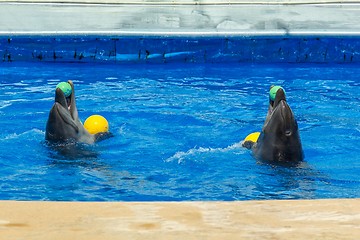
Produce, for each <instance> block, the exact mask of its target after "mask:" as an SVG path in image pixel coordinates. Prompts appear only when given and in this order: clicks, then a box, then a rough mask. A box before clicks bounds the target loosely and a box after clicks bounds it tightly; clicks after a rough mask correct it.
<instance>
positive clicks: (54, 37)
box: [0, 0, 360, 63]
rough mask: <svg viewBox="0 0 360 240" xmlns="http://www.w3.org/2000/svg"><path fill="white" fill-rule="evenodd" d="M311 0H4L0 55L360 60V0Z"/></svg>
mask: <svg viewBox="0 0 360 240" xmlns="http://www.w3.org/2000/svg"><path fill="white" fill-rule="evenodd" d="M84 2H86V3H87V4H83V3H84ZM91 2H95V3H97V4H89V3H91ZM281 2H284V3H286V4H283V5H281V4H279V3H281ZM306 2H307V3H308V2H309V1H257V4H249V3H248V2H247V1H231V4H230V2H229V1H224V2H219V1H211V0H208V1H182V0H177V1H172V3H167V2H165V3H162V2H160V1H146V0H137V1H132V2H130V1H114V4H101V3H99V2H96V1H92V0H89V1H80V2H79V3H76V4H75V3H66V4H64V3H63V4H59V3H56V2H53V3H51V1H50V2H45V1H38V2H37V3H26V1H24V2H21V3H20V2H17V3H14V2H6V1H4V0H0V3H1V8H0V57H1V60H2V62H14V61H40V62H41V61H44V62H109V63H122V62H126V63H128V62H131V63H134V62H157V63H162V62H199V63H218V62H251V63H258V62H259V63H266V62H270V63H274V62H275V63H277V62H279V63H283V62H290V63H302V62H306V63H312V62H314V63H358V62H359V61H360V26H359V24H358V23H359V22H360V14H359V11H360V4H359V3H353V2H352V3H351V4H350V3H347V4H346V3H344V2H347V1H341V2H342V4H339V3H334V2H335V1H313V2H312V3H313V4H303V3H306ZM319 2H320V3H321V2H327V4H316V3H319ZM115 3H117V4H115ZM160 3H162V4H160ZM265 3H268V4H265ZM269 3H271V4H269ZM29 8H31V11H29Z"/></svg>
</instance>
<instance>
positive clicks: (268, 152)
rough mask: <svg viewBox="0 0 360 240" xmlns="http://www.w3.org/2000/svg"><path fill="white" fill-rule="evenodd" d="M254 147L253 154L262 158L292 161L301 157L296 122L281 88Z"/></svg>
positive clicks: (299, 159)
mask: <svg viewBox="0 0 360 240" xmlns="http://www.w3.org/2000/svg"><path fill="white" fill-rule="evenodd" d="M254 148H255V149H254V154H255V156H257V157H258V158H260V159H263V160H269V161H281V162H294V161H301V160H302V159H303V152H302V145H301V141H300V135H299V130H298V124H297V121H296V119H295V116H294V114H293V112H292V110H291V108H290V106H289V105H288V103H287V101H286V97H285V92H284V90H283V89H282V88H280V89H279V90H278V91H277V92H276V97H275V100H274V102H273V103H272V105H271V106H270V107H269V112H268V116H267V118H266V121H265V123H264V126H263V129H262V132H261V134H260V136H259V139H258V141H257V143H256V144H255V145H254Z"/></svg>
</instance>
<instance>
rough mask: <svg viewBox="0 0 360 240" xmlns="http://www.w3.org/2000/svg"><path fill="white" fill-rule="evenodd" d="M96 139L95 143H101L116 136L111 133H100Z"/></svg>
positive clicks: (96, 135)
mask: <svg viewBox="0 0 360 240" xmlns="http://www.w3.org/2000/svg"><path fill="white" fill-rule="evenodd" d="M94 137H95V142H99V141H102V140H105V139H108V138H111V137H114V134H112V133H111V132H100V133H96V134H95V135H94Z"/></svg>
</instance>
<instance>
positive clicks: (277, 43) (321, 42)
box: [0, 37, 360, 63]
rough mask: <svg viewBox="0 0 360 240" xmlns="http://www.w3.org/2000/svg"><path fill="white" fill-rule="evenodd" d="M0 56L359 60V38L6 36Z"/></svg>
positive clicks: (113, 60) (192, 60)
mask: <svg viewBox="0 0 360 240" xmlns="http://www.w3.org/2000/svg"><path fill="white" fill-rule="evenodd" d="M0 56H2V62H15V61H16V62H17V61H35V62H84V63H91V62H93V63H99V62H104V63H145V62H148V63H169V62H190V63H227V62H240V63H241V62H251V63H267V62H270V63H359V62H360V38H349V37H347V38H329V37H326V38H321V37H306V38H299V37H292V38H286V37H272V38H269V37H226V38H220V37H197V38H184V37H165V38H162V37H146V38H145V37H111V38H110V37H107V38H106V37H75V38H74V37H56V38H54V37H9V38H1V39H0Z"/></svg>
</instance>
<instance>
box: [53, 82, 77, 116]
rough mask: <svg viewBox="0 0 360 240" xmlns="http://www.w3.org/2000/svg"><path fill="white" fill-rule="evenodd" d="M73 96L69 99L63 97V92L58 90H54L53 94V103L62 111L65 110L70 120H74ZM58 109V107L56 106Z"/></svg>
mask: <svg viewBox="0 0 360 240" xmlns="http://www.w3.org/2000/svg"><path fill="white" fill-rule="evenodd" d="M72 102H73V96H72V94H71V95H70V96H69V97H65V95H64V93H63V91H62V90H61V89H59V88H57V89H56V92H55V103H58V104H59V105H60V106H61V107H62V108H64V110H66V111H67V112H68V113H69V115H70V116H71V118H72V119H73V120H75V116H74V114H73V112H74V110H73V103H72ZM58 107H59V106H58Z"/></svg>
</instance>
